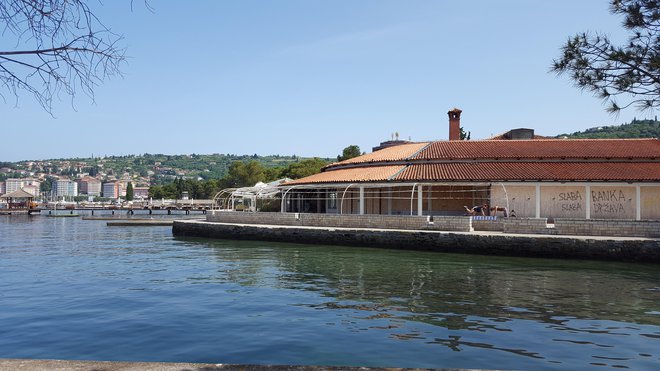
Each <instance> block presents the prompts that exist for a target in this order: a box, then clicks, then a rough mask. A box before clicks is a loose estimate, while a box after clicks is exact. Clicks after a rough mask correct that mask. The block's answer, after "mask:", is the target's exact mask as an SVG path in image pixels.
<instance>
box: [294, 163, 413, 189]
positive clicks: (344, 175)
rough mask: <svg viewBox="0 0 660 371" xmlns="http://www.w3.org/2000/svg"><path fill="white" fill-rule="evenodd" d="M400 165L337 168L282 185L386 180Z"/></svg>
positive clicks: (401, 167) (400, 167)
mask: <svg viewBox="0 0 660 371" xmlns="http://www.w3.org/2000/svg"><path fill="white" fill-rule="evenodd" d="M403 168H404V166H401V165H388V166H371V167H362V168H350V169H339V170H334V171H326V172H323V173H319V174H314V175H311V176H308V177H305V178H300V179H296V180H293V181H291V182H287V183H284V184H283V185H284V186H289V185H296V184H309V183H351V182H377V181H386V180H387V179H389V178H390V177H392V176H393V175H394V174H396V173H397V172H398V171H400V170H401V169H403Z"/></svg>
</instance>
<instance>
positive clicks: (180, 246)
mask: <svg viewBox="0 0 660 371" xmlns="http://www.w3.org/2000/svg"><path fill="white" fill-rule="evenodd" d="M0 358H48V359H53V358H54V359H97V360H131V361H177V362H216V363H257V364H306V365H357V366H389V367H465V368H500V369H502V368H504V369H511V368H517V369H566V368H571V369H577V368H579V369H584V368H590V367H592V368H594V369H603V368H631V369H658V368H660V266H658V265H642V264H618V263H604V262H587V261H559V260H542V259H538V260H537V259H522V258H521V259H517V258H499V257H482V256H469V255H452V254H438V253H427V252H408V251H396V250H384V249H366V248H348V247H331V246H321V245H296V244H277V243H270V242H238V241H224V240H205V239H192V238H190V239H188V238H186V239H182V238H174V237H173V236H172V233H171V228H169V227H107V226H106V222H104V221H83V220H81V219H79V218H47V217H45V216H35V217H17V216H0Z"/></svg>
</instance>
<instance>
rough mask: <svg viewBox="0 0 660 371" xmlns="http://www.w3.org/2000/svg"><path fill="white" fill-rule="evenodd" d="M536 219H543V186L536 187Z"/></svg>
mask: <svg viewBox="0 0 660 371" xmlns="http://www.w3.org/2000/svg"><path fill="white" fill-rule="evenodd" d="M535 215H536V216H535V218H540V217H541V185H540V184H537V185H536V214H535Z"/></svg>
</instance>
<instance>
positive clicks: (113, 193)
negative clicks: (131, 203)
mask: <svg viewBox="0 0 660 371" xmlns="http://www.w3.org/2000/svg"><path fill="white" fill-rule="evenodd" d="M120 195H121V183H120V182H108V183H103V197H106V198H115V199H117V198H119V196H120Z"/></svg>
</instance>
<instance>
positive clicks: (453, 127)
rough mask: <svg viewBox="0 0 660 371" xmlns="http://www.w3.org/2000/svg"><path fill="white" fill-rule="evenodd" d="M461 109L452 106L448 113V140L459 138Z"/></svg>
mask: <svg viewBox="0 0 660 371" xmlns="http://www.w3.org/2000/svg"><path fill="white" fill-rule="evenodd" d="M461 112H463V111H461V110H459V109H458V108H454V109H453V110H451V111H449V112H447V114H448V115H449V140H461Z"/></svg>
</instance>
